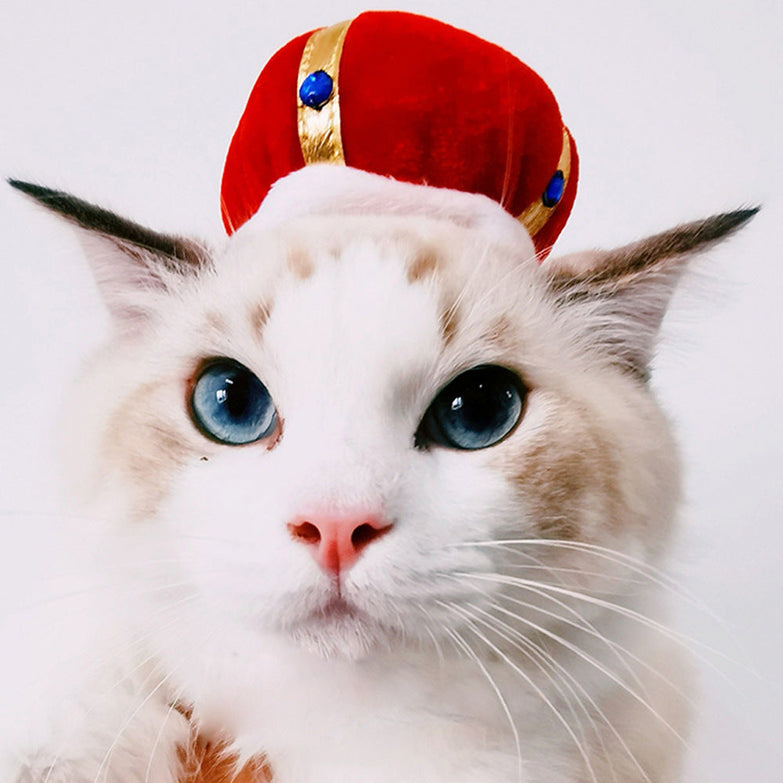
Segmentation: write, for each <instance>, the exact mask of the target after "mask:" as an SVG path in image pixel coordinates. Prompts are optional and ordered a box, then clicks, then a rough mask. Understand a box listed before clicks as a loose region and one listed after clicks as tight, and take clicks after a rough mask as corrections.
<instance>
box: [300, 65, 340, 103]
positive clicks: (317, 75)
mask: <svg viewBox="0 0 783 783" xmlns="http://www.w3.org/2000/svg"><path fill="white" fill-rule="evenodd" d="M333 86H334V82H333V81H332V77H331V76H329V74H328V73H327V72H326V71H313V73H311V74H310V75H309V76H308V77H306V78H305V80H304V81H303V82H302V84H301V85H300V86H299V99H300V100H301V101H302V103H303V104H304V105H305V106H309V107H310V108H311V109H316V110H317V111H320V109H321V108H323V106H324V104H326V103H327V102H328V101H329V98H331V97H332V88H333Z"/></svg>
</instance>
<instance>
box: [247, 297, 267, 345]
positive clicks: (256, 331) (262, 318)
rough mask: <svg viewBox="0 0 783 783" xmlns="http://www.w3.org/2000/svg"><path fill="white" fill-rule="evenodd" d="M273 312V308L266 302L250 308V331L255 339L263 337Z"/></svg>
mask: <svg viewBox="0 0 783 783" xmlns="http://www.w3.org/2000/svg"><path fill="white" fill-rule="evenodd" d="M271 312H272V308H271V306H270V305H268V304H267V303H266V302H257V303H256V304H254V305H253V306H252V307H251V308H250V312H249V313H248V318H249V320H250V330H251V332H252V333H253V336H254V337H257V338H258V337H261V335H262V334H263V331H264V327H265V326H266V322H267V321H268V320H269V315H270V313H271Z"/></svg>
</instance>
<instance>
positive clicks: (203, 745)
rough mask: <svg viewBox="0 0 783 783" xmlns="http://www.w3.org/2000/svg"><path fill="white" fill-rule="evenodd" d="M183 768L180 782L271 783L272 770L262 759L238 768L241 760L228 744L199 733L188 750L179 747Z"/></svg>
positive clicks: (179, 778) (250, 761) (258, 758)
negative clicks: (211, 739)
mask: <svg viewBox="0 0 783 783" xmlns="http://www.w3.org/2000/svg"><path fill="white" fill-rule="evenodd" d="M177 755H178V756H179V761H180V764H181V765H182V767H181V771H180V774H179V777H178V779H177V783H272V780H273V776H272V769H271V768H270V766H269V764H268V763H267V762H266V760H265V759H264V758H263V757H254V758H252V759H250V760H249V761H248V762H247V763H246V764H245V765H244V766H243V767H242V768H241V769H237V763H238V757H237V755H236V754H235V753H231V752H230V751H229V750H228V745H227V743H225V742H210V741H208V740H205V739H204V738H203V737H201V736H199V735H198V734H196V735H195V736H194V737H193V739H192V740H191V743H190V745H189V746H188V747H187V748H179V749H178V753H177Z"/></svg>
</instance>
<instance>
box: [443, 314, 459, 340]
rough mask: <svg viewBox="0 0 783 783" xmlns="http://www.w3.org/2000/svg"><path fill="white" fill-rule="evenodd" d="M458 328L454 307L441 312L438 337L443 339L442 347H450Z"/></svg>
mask: <svg viewBox="0 0 783 783" xmlns="http://www.w3.org/2000/svg"><path fill="white" fill-rule="evenodd" d="M458 327H459V313H458V309H457V307H456V306H455V305H451V306H450V307H446V308H445V309H443V310H441V314H440V335H441V337H442V338H443V343H444V345H450V344H451V343H452V341H453V340H454V338H455V337H456V335H457V329H458Z"/></svg>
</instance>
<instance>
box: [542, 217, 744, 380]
mask: <svg viewBox="0 0 783 783" xmlns="http://www.w3.org/2000/svg"><path fill="white" fill-rule="evenodd" d="M758 211H759V208H758V207H755V208H751V209H740V210H737V211H735V212H726V213H724V214H720V215H714V216H713V217H709V218H707V219H706V220H699V221H696V222H694V223H686V224H684V225H681V226H677V227H676V228H673V229H671V230H669V231H664V232H663V233H661V234H656V235H655V236H651V237H648V238H647V239H643V240H641V241H640V242H635V243H633V244H630V245H626V246H624V247H620V248H617V249H615V250H593V251H588V252H585V253H575V254H573V255H568V256H563V257H561V258H552V259H549V260H548V261H546V262H545V264H544V267H543V268H544V271H546V272H548V274H549V278H548V284H549V289H550V291H551V292H552V294H553V295H554V298H555V302H556V304H557V305H558V307H560V308H564V311H565V312H566V313H567V314H570V313H572V312H573V323H575V324H579V325H581V326H580V328H582V327H583V328H584V330H585V334H586V336H587V340H588V342H589V343H590V345H592V346H594V347H596V348H597V349H598V350H602V351H603V352H604V353H605V354H608V355H609V357H610V359H611V360H612V362H613V363H614V364H617V365H619V366H621V367H622V368H623V369H625V370H627V371H629V372H631V373H632V374H634V375H636V376H637V377H640V378H643V379H646V378H647V377H648V374H649V365H650V361H651V359H652V355H653V352H654V349H655V343H656V338H657V335H658V330H659V328H660V325H661V321H662V319H663V316H664V313H665V312H666V308H667V307H668V304H669V300H670V298H671V295H672V293H673V291H674V288H675V286H676V285H677V281H678V280H679V279H680V276H681V275H682V273H683V271H684V270H685V268H686V267H687V265H688V263H689V262H690V260H691V259H692V258H693V257H694V256H696V255H698V254H699V253H702V252H704V251H705V250H708V249H710V248H711V247H714V246H715V245H716V244H717V243H719V242H720V241H722V240H723V239H725V238H727V237H728V236H730V235H731V234H733V233H734V232H735V231H737V230H738V229H739V228H741V227H742V226H743V225H744V224H745V223H747V222H748V220H750V219H751V218H752V217H753V216H754V215H755V214H756V213H757V212H758Z"/></svg>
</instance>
